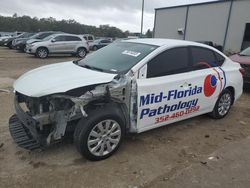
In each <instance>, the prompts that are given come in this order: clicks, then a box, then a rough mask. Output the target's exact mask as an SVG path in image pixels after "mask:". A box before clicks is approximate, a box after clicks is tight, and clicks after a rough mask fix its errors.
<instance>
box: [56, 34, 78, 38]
mask: <svg viewBox="0 0 250 188" xmlns="http://www.w3.org/2000/svg"><path fill="white" fill-rule="evenodd" d="M61 35H63V36H64V35H66V36H74V37H79V38H81V37H80V36H79V35H74V34H70V33H56V34H53V35H52V36H54V37H56V36H61Z"/></svg>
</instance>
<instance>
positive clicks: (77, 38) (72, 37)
mask: <svg viewBox="0 0 250 188" xmlns="http://www.w3.org/2000/svg"><path fill="white" fill-rule="evenodd" d="M65 38H66V41H81V39H80V38H79V37H75V36H65Z"/></svg>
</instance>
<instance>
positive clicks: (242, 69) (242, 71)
mask: <svg viewBox="0 0 250 188" xmlns="http://www.w3.org/2000/svg"><path fill="white" fill-rule="evenodd" d="M239 71H240V73H241V74H242V76H244V75H245V73H246V70H245V69H244V68H240V69H239Z"/></svg>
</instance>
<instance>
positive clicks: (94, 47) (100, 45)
mask: <svg viewBox="0 0 250 188" xmlns="http://www.w3.org/2000/svg"><path fill="white" fill-rule="evenodd" d="M110 43H112V41H111V40H109V39H97V40H95V41H94V42H91V43H89V49H90V50H93V51H96V50H98V49H100V48H103V47H104V46H107V45H109V44H110Z"/></svg>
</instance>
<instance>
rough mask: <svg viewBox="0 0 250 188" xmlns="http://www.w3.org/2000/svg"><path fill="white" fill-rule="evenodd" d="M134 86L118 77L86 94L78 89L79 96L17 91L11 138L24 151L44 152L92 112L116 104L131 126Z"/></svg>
mask: <svg viewBox="0 0 250 188" xmlns="http://www.w3.org/2000/svg"><path fill="white" fill-rule="evenodd" d="M132 84H133V82H132V80H131V77H129V76H124V75H123V76H119V75H118V76H116V77H115V78H114V79H113V81H112V82H110V83H106V84H98V85H97V86H95V87H90V86H86V87H84V89H83V90H84V92H83V93H79V92H81V89H80V90H79V88H78V89H77V91H78V96H77V95H71V93H70V92H66V93H63V94H62V93H60V94H52V95H49V96H43V97H39V98H33V97H29V96H25V95H23V94H21V93H19V92H18V91H16V92H15V110H16V114H15V115H13V116H12V117H11V118H10V119H9V129H10V133H11V136H12V137H13V139H14V141H15V142H16V143H17V145H19V146H20V147H22V148H25V149H29V150H33V149H38V148H43V147H46V146H48V145H50V144H52V143H55V142H57V141H59V140H61V139H62V138H63V137H64V136H65V134H66V132H68V130H69V131H72V130H74V125H75V124H76V122H77V121H78V120H79V119H81V118H83V117H87V116H88V108H92V107H93V106H98V105H103V104H106V103H113V102H115V103H118V104H120V106H121V108H122V110H123V112H124V116H125V119H126V121H127V124H130V123H129V121H130V119H135V118H134V116H133V115H132V116H131V114H129V112H131V111H133V110H131V108H133V105H130V104H131V96H135V94H133V89H131V88H133V87H132ZM131 122H132V121H131ZM132 124H133V123H132Z"/></svg>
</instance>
